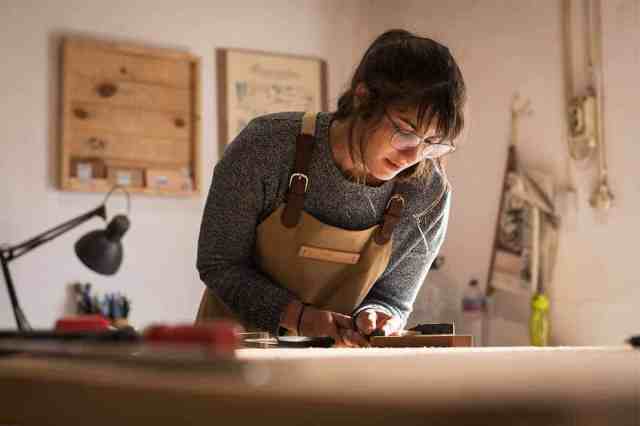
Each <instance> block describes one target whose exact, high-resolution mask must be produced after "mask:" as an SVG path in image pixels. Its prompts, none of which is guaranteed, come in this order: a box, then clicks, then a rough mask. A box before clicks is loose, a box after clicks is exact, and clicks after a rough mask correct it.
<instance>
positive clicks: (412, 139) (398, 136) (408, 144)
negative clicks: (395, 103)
mask: <svg viewBox="0 0 640 426" xmlns="http://www.w3.org/2000/svg"><path fill="white" fill-rule="evenodd" d="M384 114H385V115H386V116H387V119H388V120H389V121H390V122H391V125H392V126H393V129H394V132H393V135H392V136H391V146H392V147H394V148H395V149H397V150H398V151H408V150H411V149H414V148H416V147H418V148H419V149H420V156H421V157H422V158H438V157H442V156H443V155H446V154H449V153H451V152H453V151H455V150H456V147H455V145H453V144H448V143H442V142H434V141H431V140H430V139H432V138H435V139H439V138H438V137H437V136H435V137H434V136H427V137H420V136H418V135H416V134H415V133H413V132H410V131H408V130H405V129H402V128H401V127H400V126H398V124H397V123H396V122H395V121H394V119H393V118H391V116H390V115H389V113H388V112H387V111H385V112H384Z"/></svg>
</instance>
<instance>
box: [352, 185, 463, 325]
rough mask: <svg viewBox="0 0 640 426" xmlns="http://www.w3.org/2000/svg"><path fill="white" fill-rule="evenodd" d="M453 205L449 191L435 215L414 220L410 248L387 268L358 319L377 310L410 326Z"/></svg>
mask: <svg viewBox="0 0 640 426" xmlns="http://www.w3.org/2000/svg"><path fill="white" fill-rule="evenodd" d="M450 205H451V191H447V193H446V194H445V195H444V197H443V199H442V200H441V201H440V203H438V205H437V206H436V207H435V208H434V210H435V214H434V215H427V216H424V217H414V218H413V219H414V220H415V226H413V227H412V229H411V230H410V231H409V233H408V237H407V240H408V244H406V247H407V248H406V249H405V251H404V252H403V253H401V254H400V255H399V256H398V257H397V258H396V259H395V260H394V262H393V264H392V265H390V266H388V267H387V270H386V271H385V273H384V274H383V275H382V276H381V277H380V279H379V280H378V281H377V282H376V283H375V285H374V286H373V287H372V288H371V290H370V291H369V294H367V296H366V297H365V299H364V301H363V302H362V304H361V305H360V306H359V307H358V308H357V309H356V310H355V311H354V312H353V315H354V316H355V315H357V314H358V313H360V312H361V311H363V310H365V309H375V310H379V311H382V312H385V313H387V314H388V315H391V316H394V317H399V318H401V319H402V322H403V326H404V325H405V324H406V322H407V319H408V318H409V314H411V311H412V309H413V302H414V301H415V298H416V296H417V294H418V291H419V290H420V287H422V284H423V283H424V281H425V279H426V277H427V274H428V272H429V269H430V268H431V264H432V263H433V261H434V260H435V258H436V257H437V255H438V253H439V252H440V248H441V247H442V243H443V242H444V237H445V234H446V231H447V225H448V222H449V210H450Z"/></svg>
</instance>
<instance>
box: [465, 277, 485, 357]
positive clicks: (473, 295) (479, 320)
mask: <svg viewBox="0 0 640 426" xmlns="http://www.w3.org/2000/svg"><path fill="white" fill-rule="evenodd" d="M485 310H486V299H485V296H484V293H483V292H482V290H481V289H480V286H478V280H476V279H472V280H471V281H470V282H469V285H468V286H467V288H465V290H464V293H463V296H462V325H463V327H462V328H463V330H462V334H470V335H472V336H473V346H482V345H483V343H484V340H483V333H482V330H483V328H484V327H483V323H484V320H485V318H484V316H485V315H484V314H485Z"/></svg>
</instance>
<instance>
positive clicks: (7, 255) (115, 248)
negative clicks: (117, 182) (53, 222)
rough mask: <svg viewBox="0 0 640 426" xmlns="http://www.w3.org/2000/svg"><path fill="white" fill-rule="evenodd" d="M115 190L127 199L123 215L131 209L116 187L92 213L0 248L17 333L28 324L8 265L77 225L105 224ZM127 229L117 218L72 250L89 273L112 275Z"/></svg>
mask: <svg viewBox="0 0 640 426" xmlns="http://www.w3.org/2000/svg"><path fill="white" fill-rule="evenodd" d="M116 189H121V190H122V191H123V192H124V193H125V195H126V197H127V215H128V214H129V210H130V208H131V201H130V199H129V193H128V192H127V191H126V190H125V189H124V188H122V187H120V186H115V187H113V188H112V189H111V191H109V193H108V194H107V196H106V197H105V199H104V201H103V203H102V204H101V205H100V206H98V207H97V208H96V209H94V210H91V211H89V212H87V213H85V214H83V215H80V216H78V217H76V218H73V219H71V220H69V221H67V222H65V223H63V224H61V225H58V226H56V227H55V228H52V229H50V230H48V231H45V232H43V233H42V234H40V235H38V236H36V237H33V238H31V239H30V240H27V241H25V242H23V243H20V244H16V245H14V246H0V262H1V263H2V273H3V275H4V280H5V282H6V284H7V290H8V291H9V298H10V300H11V305H12V306H13V314H14V316H15V318H16V323H17V325H18V330H20V331H28V330H31V326H30V325H29V321H27V318H26V317H25V316H24V313H23V312H22V309H20V305H19V304H18V298H17V296H16V291H15V289H14V288H13V280H12V279H11V274H10V273H9V262H11V261H12V260H15V259H17V258H18V257H20V256H22V255H23V254H26V253H28V252H30V251H31V250H33V249H34V248H36V247H38V246H40V245H42V244H44V243H46V242H48V241H51V240H53V239H54V238H56V237H58V236H60V235H62V234H64V233H65V232H67V231H70V230H71V229H73V228H75V227H76V226H78V225H80V224H81V223H84V222H86V221H87V220H89V219H91V218H93V217H94V216H99V217H101V218H102V219H103V220H105V221H106V220H107V209H106V202H107V200H108V199H109V197H110V196H111V194H112V193H113V191H115V190H116ZM128 229H129V219H128V218H127V216H126V215H117V216H115V217H114V218H113V219H112V220H111V222H109V224H108V225H107V228H106V229H103V230H96V231H91V232H89V233H88V234H86V235H85V236H83V237H82V238H80V239H79V240H78V242H76V245H75V250H76V255H77V256H78V257H79V258H80V260H81V261H82V263H84V264H85V265H86V266H87V267H88V268H89V269H91V270H93V271H95V272H98V273H100V274H103V275H113V274H115V273H116V271H117V270H118V268H120V264H121V263H122V243H121V242H120V239H121V238H122V236H123V235H124V234H125V232H127V230H128Z"/></svg>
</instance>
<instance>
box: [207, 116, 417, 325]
mask: <svg viewBox="0 0 640 426" xmlns="http://www.w3.org/2000/svg"><path fill="white" fill-rule="evenodd" d="M315 122H316V116H315V114H308V113H307V114H305V115H304V117H303V125H302V131H301V133H300V135H299V136H298V140H297V142H296V159H295V163H294V173H292V175H291V178H290V180H289V191H288V193H287V202H286V203H283V204H281V205H280V206H279V207H278V208H277V209H276V210H275V211H274V212H273V213H271V214H270V215H269V216H268V217H267V218H266V219H265V220H264V221H263V222H262V223H261V224H260V225H258V227H257V230H256V253H255V256H256V261H257V265H258V266H259V268H260V270H261V272H262V273H264V274H265V275H267V276H268V277H269V278H271V279H272V280H273V281H274V282H275V283H277V284H279V285H281V286H283V287H285V288H287V289H289V290H291V291H292V292H293V293H294V294H295V295H296V296H297V297H298V298H299V300H300V301H302V302H304V303H309V304H311V305H313V306H314V307H316V308H320V309H326V310H330V311H334V312H340V313H342V314H345V315H350V314H351V312H353V310H354V309H356V308H357V307H358V306H359V305H360V304H361V303H362V301H363V300H364V298H365V296H366V295H367V293H369V290H371V287H373V285H374V284H375V282H376V281H377V280H378V278H380V276H381V275H382V273H383V272H384V270H385V269H386V267H387V265H388V263H389V258H390V257H391V247H392V240H391V236H392V233H393V228H395V226H396V224H397V223H398V222H399V221H400V216H401V212H402V209H403V207H404V199H403V198H402V197H401V196H400V195H398V194H394V195H393V196H392V197H391V198H390V199H389V203H388V205H387V209H386V211H385V215H384V220H383V222H382V223H381V224H378V225H374V226H372V227H370V228H367V229H364V230H358V231H351V230H346V229H342V228H338V227H335V226H331V225H327V224H325V223H323V222H321V221H319V220H318V219H316V218H315V217H313V216H311V215H310V214H308V213H307V212H305V211H304V210H303V209H302V207H303V204H304V195H305V193H306V191H307V188H308V183H309V178H308V176H307V169H308V165H309V162H310V159H311V152H312V149H313V144H314V137H313V135H314V133H315ZM214 318H231V319H234V320H236V321H238V322H240V323H242V321H240V320H239V318H238V317H237V316H236V315H234V314H233V312H232V311H231V309H229V307H228V306H226V305H225V304H224V302H222V300H221V299H220V298H219V297H218V296H217V295H216V294H215V292H214V291H212V290H211V289H209V288H206V289H205V290H204V294H203V296H202V300H201V302H200V308H199V310H198V315H197V319H196V321H197V322H200V321H205V320H207V319H214ZM243 325H244V326H245V328H246V329H247V330H250V329H251V327H250V326H248V325H247V324H243Z"/></svg>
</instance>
